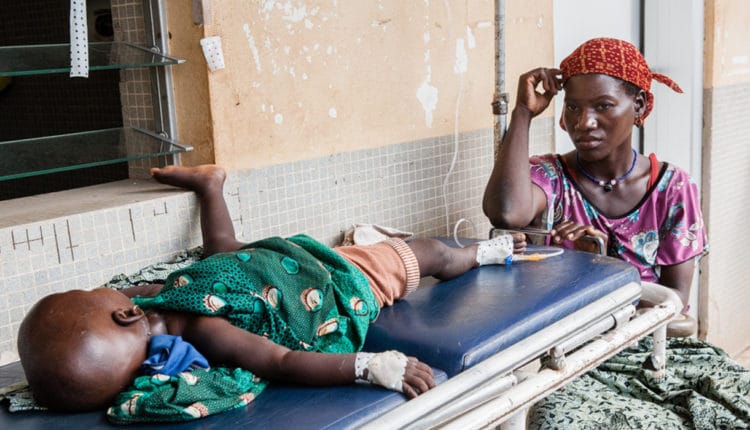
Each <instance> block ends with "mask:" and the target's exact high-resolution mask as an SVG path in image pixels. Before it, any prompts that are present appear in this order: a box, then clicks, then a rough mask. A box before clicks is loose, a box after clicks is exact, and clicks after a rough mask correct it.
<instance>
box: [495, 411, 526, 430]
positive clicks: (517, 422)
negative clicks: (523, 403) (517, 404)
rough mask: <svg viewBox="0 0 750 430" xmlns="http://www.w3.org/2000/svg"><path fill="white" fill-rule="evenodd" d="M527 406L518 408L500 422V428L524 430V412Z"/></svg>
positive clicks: (504, 429) (503, 429)
mask: <svg viewBox="0 0 750 430" xmlns="http://www.w3.org/2000/svg"><path fill="white" fill-rule="evenodd" d="M528 411H529V408H523V409H519V410H518V412H516V413H514V414H513V415H511V416H510V418H508V419H507V420H505V421H503V422H502V423H500V426H499V427H498V428H499V429H500V430H526V414H527V412H528Z"/></svg>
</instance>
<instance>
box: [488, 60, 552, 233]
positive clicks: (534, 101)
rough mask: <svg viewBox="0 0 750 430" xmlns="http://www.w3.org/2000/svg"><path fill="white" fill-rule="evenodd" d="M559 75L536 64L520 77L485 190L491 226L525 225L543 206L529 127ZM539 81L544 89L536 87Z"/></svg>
mask: <svg viewBox="0 0 750 430" xmlns="http://www.w3.org/2000/svg"><path fill="white" fill-rule="evenodd" d="M559 75H560V71H559V70H557V69H543V68H539V69H535V70H532V71H530V72H527V73H525V74H523V75H521V77H520V78H519V81H518V100H517V102H516V107H515V108H514V109H513V112H512V113H511V120H510V126H509V128H508V131H507V133H506V134H505V137H504V138H503V142H502V143H501V145H500V147H499V151H498V154H497V159H496V160H495V163H494V166H493V169H492V173H491V175H490V179H489V181H488V183H487V187H486V188H485V191H484V199H483V205H482V208H483V209H484V213H485V215H487V217H488V218H489V219H490V222H491V223H492V225H494V226H497V227H506V228H521V227H526V226H527V225H529V224H530V223H531V222H532V220H533V219H534V218H535V217H536V216H537V215H539V214H540V213H541V212H542V211H543V210H544V207H545V206H546V199H545V197H544V192H543V191H542V190H541V189H540V188H539V187H537V186H535V185H534V184H533V183H532V182H531V177H530V174H529V127H530V126H531V120H532V118H534V117H535V116H537V115H539V114H540V113H542V112H543V111H544V110H545V109H546V108H547V106H549V103H550V101H551V100H552V98H553V97H554V96H555V94H557V92H558V91H559V90H560V89H561V81H560V79H559V77H558V76H559ZM540 84H541V86H542V88H543V89H544V93H540V92H539V91H537V89H536V88H537V86H539V85H540Z"/></svg>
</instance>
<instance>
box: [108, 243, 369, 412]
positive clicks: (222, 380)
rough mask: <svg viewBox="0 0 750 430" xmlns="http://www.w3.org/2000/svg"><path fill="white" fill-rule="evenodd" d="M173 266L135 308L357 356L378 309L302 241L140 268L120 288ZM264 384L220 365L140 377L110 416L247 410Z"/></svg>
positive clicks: (323, 252) (343, 271)
mask: <svg viewBox="0 0 750 430" xmlns="http://www.w3.org/2000/svg"><path fill="white" fill-rule="evenodd" d="M186 259H188V260H191V258H190V256H189V255H188V256H186ZM170 268H172V269H174V268H176V269H177V270H174V271H171V273H169V274H168V275H167V276H166V279H165V285H164V288H162V290H161V291H160V292H159V294H158V295H157V296H155V297H138V298H134V299H133V302H134V303H135V304H137V305H139V306H140V307H142V308H143V309H169V310H176V311H182V312H191V313H196V314H202V315H210V316H219V317H223V318H226V319H227V320H229V322H231V323H232V324H233V325H235V326H237V327H240V328H242V329H244V330H248V331H251V332H253V333H256V334H258V335H261V336H267V337H268V338H269V339H271V340H272V341H274V342H276V343H278V344H280V345H284V346H286V347H288V348H290V349H294V350H305V351H317V352H329V353H350V352H355V351H359V350H360V349H361V348H362V345H363V344H364V340H365V335H366V333H367V329H368V326H369V324H370V322H371V321H372V320H374V319H375V318H376V317H377V314H378V312H379V306H378V304H377V301H376V299H375V296H374V295H373V293H372V290H371V289H370V286H369V283H368V281H367V278H365V277H364V275H363V274H362V273H361V272H360V271H359V270H358V269H357V268H355V267H354V266H352V265H351V264H349V263H348V262H347V261H346V260H344V259H343V258H341V257H340V256H339V255H338V254H337V253H335V252H334V251H333V250H331V249H330V248H328V247H326V246H325V245H323V244H320V243H319V242H317V241H315V240H314V239H312V238H310V237H308V236H304V235H298V236H293V237H291V238H288V239H282V238H278V237H275V238H269V239H264V240H261V241H258V242H254V243H252V244H249V245H247V246H245V247H244V248H243V249H241V250H239V251H236V252H229V253H221V254H215V255H212V256H210V257H208V258H206V259H204V260H200V261H193V262H192V264H181V263H180V262H179V261H178V262H175V263H173V264H171V265H165V266H159V267H151V268H146V269H144V270H142V271H141V272H139V274H138V275H137V276H135V277H131V278H129V279H128V278H125V282H133V283H140V282H141V281H149V282H153V281H157V280H158V279H154V278H156V277H158V276H159V275H158V274H155V272H159V273H161V274H162V275H164V274H165V273H166V271H167V270H168V269H170ZM113 281H114V284H117V283H118V281H116V280H113ZM111 284H112V283H111ZM266 385H267V381H264V380H261V379H259V378H257V377H255V376H254V375H253V374H252V373H251V372H249V371H247V370H244V369H229V368H220V367H215V368H212V369H208V370H205V369H197V370H193V371H189V372H183V373H180V374H179V375H176V376H166V375H154V376H140V377H138V378H136V380H135V382H134V384H133V386H131V387H130V388H129V389H128V390H127V391H125V392H123V393H121V394H120V395H119V396H118V397H117V399H116V401H115V406H113V407H111V408H109V410H108V411H107V417H108V418H109V420H110V421H112V422H114V423H117V424H129V423H138V422H172V421H187V420H192V419H196V418H200V417H203V416H206V415H211V414H215V413H218V412H223V411H226V410H229V409H233V408H237V407H242V406H245V405H247V404H248V403H249V402H251V401H252V400H253V399H254V398H255V397H256V396H257V395H259V394H260V393H261V392H262V391H263V389H264V388H265V387H266Z"/></svg>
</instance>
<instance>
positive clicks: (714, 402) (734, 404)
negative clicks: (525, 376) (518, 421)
mask: <svg viewBox="0 0 750 430" xmlns="http://www.w3.org/2000/svg"><path fill="white" fill-rule="evenodd" d="M652 350H653V338H652V337H651V336H648V337H645V338H643V339H642V340H641V341H640V342H639V343H638V344H637V345H636V346H634V347H631V348H628V349H626V350H624V351H622V352H620V353H619V354H617V355H616V356H614V357H613V358H611V359H609V360H607V361H606V362H604V363H603V364H601V365H600V366H599V367H598V368H596V369H594V370H592V371H590V372H588V373H586V374H585V375H583V376H582V377H580V378H577V379H575V380H574V381H572V382H570V383H569V384H567V385H566V386H565V387H564V388H562V389H560V390H558V391H557V392H555V393H553V394H551V395H550V396H548V397H547V398H545V399H543V400H542V401H540V402H539V403H537V404H536V405H535V406H534V407H533V408H532V410H531V411H530V413H529V428H530V429H555V430H563V429H571V430H573V429H575V430H579V429H580V430H583V429H586V430H588V429H602V430H604V429H606V430H620V429H654V430H670V429H747V428H750V370H748V369H745V368H744V367H742V366H740V365H739V364H737V363H735V362H734V361H732V360H731V359H730V358H729V357H728V356H727V354H726V353H724V352H723V351H722V350H721V349H719V348H717V347H715V346H712V345H710V344H708V343H706V342H703V341H700V340H696V339H691V338H669V339H668V340H667V376H666V378H664V379H663V380H656V379H654V378H653V372H652V371H650V370H646V369H645V368H644V366H643V363H644V362H645V361H646V360H647V359H648V357H649V355H650V354H651V351H652Z"/></svg>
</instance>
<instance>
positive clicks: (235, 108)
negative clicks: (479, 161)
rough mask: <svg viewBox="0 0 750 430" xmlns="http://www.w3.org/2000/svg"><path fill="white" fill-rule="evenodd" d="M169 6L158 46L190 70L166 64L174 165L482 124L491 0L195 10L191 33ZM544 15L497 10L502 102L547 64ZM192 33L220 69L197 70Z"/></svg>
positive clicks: (489, 81)
mask: <svg viewBox="0 0 750 430" xmlns="http://www.w3.org/2000/svg"><path fill="white" fill-rule="evenodd" d="M169 7H170V9H169V10H168V16H169V27H170V33H171V39H170V40H171V41H172V43H171V46H170V50H171V52H173V53H174V54H175V55H180V56H183V57H186V58H188V64H190V66H188V67H183V66H185V65H182V66H180V67H174V68H173V73H174V79H175V93H176V99H177V103H176V105H177V106H178V115H177V117H178V121H177V125H178V130H179V135H178V137H179V138H180V140H182V141H185V142H186V143H189V144H192V145H194V146H195V147H196V153H195V154H192V155H190V156H188V157H187V158H186V162H187V163H193V164H194V163H196V162H206V161H215V162H217V163H219V164H222V165H225V166H228V167H258V166H267V165H276V164H280V163H285V162H292V161H297V160H302V159H310V158H315V157H320V156H327V155H331V154H336V153H341V152H348V151H352V150H358V149H364V148H373V147H382V146H387V145H391V144H396V143H402V142H409V141H414V140H417V139H423V138H428V137H436V136H444V135H451V134H453V133H454V131H467V130H477V129H485V128H489V127H492V122H493V118H492V115H491V109H490V102H491V99H492V94H493V88H494V87H493V85H494V57H493V52H494V43H495V41H494V22H493V20H494V2H493V1H488V0H471V1H466V2H438V1H433V2H421V1H420V2H403V1H399V0H381V1H377V2H375V1H371V2H343V1H342V2H336V1H334V2H331V1H315V0H310V1H304V2H302V1H298V2H280V1H278V2H274V1H267V2H248V1H244V0H225V1H221V2H218V1H208V0H204V1H203V11H204V23H203V25H202V26H196V25H193V23H192V11H191V9H190V4H189V3H187V2H181V3H170V4H169ZM175 8H181V9H175ZM551 10H552V6H551V1H550V0H534V1H531V2H529V1H520V0H517V1H510V2H508V6H507V9H506V13H507V16H508V18H507V22H506V25H507V39H508V40H509V41H511V42H512V43H507V44H506V47H507V51H508V52H507V61H508V71H507V72H508V77H509V78H508V79H507V81H508V91H509V92H511V94H514V92H515V81H516V79H517V76H518V74H519V73H520V72H521V71H523V70H525V69H528V68H530V67H532V66H536V65H539V64H550V63H551V62H552V26H551ZM529 11H534V12H529ZM196 29H198V30H196ZM204 36H219V37H221V41H222V47H223V54H224V60H225V63H226V68H225V69H223V70H218V71H214V72H209V71H207V68H206V66H205V61H204V60H203V59H202V58H201V52H200V48H199V47H198V39H199V38H200V37H204ZM521 41H522V42H521ZM206 97H208V100H209V106H210V109H209V111H208V112H206V111H205V110H204V107H205V106H206V104H205V98H206ZM456 118H458V121H456ZM456 129H457V130H456ZM210 147H213V153H212V151H211V149H210ZM212 158H213V160H212Z"/></svg>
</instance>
